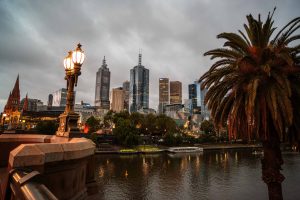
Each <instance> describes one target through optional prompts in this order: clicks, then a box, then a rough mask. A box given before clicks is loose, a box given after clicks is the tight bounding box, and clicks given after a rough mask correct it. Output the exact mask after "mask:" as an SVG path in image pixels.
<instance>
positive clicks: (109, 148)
mask: <svg viewBox="0 0 300 200" xmlns="http://www.w3.org/2000/svg"><path fill="white" fill-rule="evenodd" d="M194 146H197V147H201V148H203V150H204V151H207V150H222V149H257V148H261V147H262V146H261V145H260V144H199V145H194ZM140 147H142V146H140ZM140 147H137V148H132V149H127V148H126V149H125V148H122V147H120V146H113V145H105V146H104V147H103V146H100V148H98V149H96V152H95V153H96V154H139V153H142V154H149V153H162V152H166V151H167V149H168V148H169V147H166V146H156V147H155V149H154V150H153V151H149V150H147V149H145V148H144V149H143V148H140Z"/></svg>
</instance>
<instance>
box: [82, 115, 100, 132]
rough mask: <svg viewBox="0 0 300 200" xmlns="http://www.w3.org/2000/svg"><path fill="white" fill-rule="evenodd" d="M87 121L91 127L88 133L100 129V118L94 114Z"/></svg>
mask: <svg viewBox="0 0 300 200" xmlns="http://www.w3.org/2000/svg"><path fill="white" fill-rule="evenodd" d="M85 123H86V124H87V125H88V127H89V131H88V133H93V132H96V131H97V130H99V129H100V120H99V119H97V118H95V117H94V116H91V117H89V118H88V119H87V120H86V122H85Z"/></svg>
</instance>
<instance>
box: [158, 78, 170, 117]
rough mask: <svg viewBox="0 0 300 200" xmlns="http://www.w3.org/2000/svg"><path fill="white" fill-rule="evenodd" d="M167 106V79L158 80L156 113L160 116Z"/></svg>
mask: <svg viewBox="0 0 300 200" xmlns="http://www.w3.org/2000/svg"><path fill="white" fill-rule="evenodd" d="M167 104H169V79H168V78H160V79H159V104H158V112H159V113H160V114H162V113H164V111H165V106H166V105H167Z"/></svg>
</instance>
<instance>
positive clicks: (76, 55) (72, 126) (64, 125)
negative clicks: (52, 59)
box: [56, 44, 85, 137]
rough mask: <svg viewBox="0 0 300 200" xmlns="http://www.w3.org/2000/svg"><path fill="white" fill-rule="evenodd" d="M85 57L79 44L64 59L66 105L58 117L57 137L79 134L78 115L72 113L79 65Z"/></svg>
mask: <svg viewBox="0 0 300 200" xmlns="http://www.w3.org/2000/svg"><path fill="white" fill-rule="evenodd" d="M84 58H85V55H84V53H83V51H82V50H81V44H78V45H77V48H76V49H75V50H74V51H70V52H69V54H68V56H67V57H65V59H64V67H65V71H66V76H65V80H67V105H66V108H65V111H64V113H62V114H61V115H60V116H59V127H58V130H57V132H56V135H57V136H64V137H69V136H70V135H71V134H72V133H79V132H80V131H79V128H78V126H77V121H78V119H79V115H78V114H77V113H75V112H74V99H75V95H74V87H76V86H77V82H78V76H80V74H81V72H80V70H81V65H82V63H83V61H84Z"/></svg>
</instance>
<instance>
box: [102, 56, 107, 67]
mask: <svg viewBox="0 0 300 200" xmlns="http://www.w3.org/2000/svg"><path fill="white" fill-rule="evenodd" d="M102 66H103V67H105V68H106V67H107V64H106V59H105V56H104V58H103V61H102Z"/></svg>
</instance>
